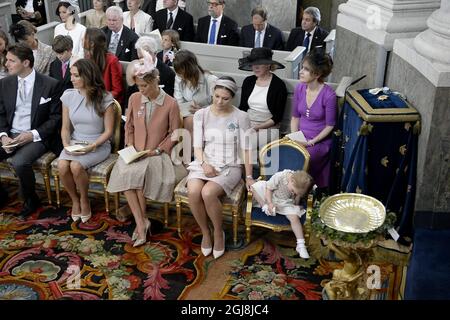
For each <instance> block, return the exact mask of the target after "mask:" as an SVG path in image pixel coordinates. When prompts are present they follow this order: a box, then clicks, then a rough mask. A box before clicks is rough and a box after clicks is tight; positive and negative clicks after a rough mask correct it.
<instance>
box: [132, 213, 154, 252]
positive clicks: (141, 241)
mask: <svg viewBox="0 0 450 320" xmlns="http://www.w3.org/2000/svg"><path fill="white" fill-rule="evenodd" d="M150 226H151V223H150V220H148V219H147V221H146V222H145V232H144V238H143V239H139V238H137V239H136V241H135V242H134V244H133V247H139V246H142V245H143V244H145V243H146V242H147V232H148V233H149V235H152V233H151V230H150ZM136 233H137V232H136ZM138 236H139V235H138Z"/></svg>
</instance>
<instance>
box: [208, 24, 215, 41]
mask: <svg viewBox="0 0 450 320" xmlns="http://www.w3.org/2000/svg"><path fill="white" fill-rule="evenodd" d="M216 23H217V20H216V19H213V21H212V25H211V32H210V33H209V41H208V43H209V44H214V43H215V42H216Z"/></svg>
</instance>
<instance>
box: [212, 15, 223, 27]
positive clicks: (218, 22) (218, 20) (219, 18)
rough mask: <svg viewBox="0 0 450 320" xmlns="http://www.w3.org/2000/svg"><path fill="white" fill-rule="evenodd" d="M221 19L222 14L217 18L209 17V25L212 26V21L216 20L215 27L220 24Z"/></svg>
mask: <svg viewBox="0 0 450 320" xmlns="http://www.w3.org/2000/svg"><path fill="white" fill-rule="evenodd" d="M222 17H223V14H221V15H220V16H218V17H217V18H213V17H211V21H210V24H212V21H213V19H215V20H217V25H220V22H221V21H222Z"/></svg>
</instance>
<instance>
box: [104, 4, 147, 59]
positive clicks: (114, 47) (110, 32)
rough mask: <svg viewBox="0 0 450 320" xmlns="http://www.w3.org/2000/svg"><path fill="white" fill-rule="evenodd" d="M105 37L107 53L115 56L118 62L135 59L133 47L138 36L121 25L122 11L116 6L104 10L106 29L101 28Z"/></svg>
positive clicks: (135, 52) (135, 53)
mask: <svg viewBox="0 0 450 320" xmlns="http://www.w3.org/2000/svg"><path fill="white" fill-rule="evenodd" d="M102 30H103V32H104V33H105V35H106V45H107V46H108V51H109V52H111V53H113V54H115V55H116V57H117V58H119V60H120V61H132V60H134V59H137V51H136V48H135V47H134V45H135V44H136V41H137V39H138V38H139V36H138V35H137V34H136V33H135V32H134V31H131V30H130V29H129V28H128V27H127V26H125V25H123V11H122V9H121V8H120V7H118V6H111V7H109V8H108V9H106V27H103V28H102Z"/></svg>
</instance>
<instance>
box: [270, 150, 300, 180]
mask: <svg viewBox="0 0 450 320" xmlns="http://www.w3.org/2000/svg"><path fill="white" fill-rule="evenodd" d="M272 155H273V156H272ZM279 155H280V156H279ZM272 158H273V159H272ZM261 162H262V163H261V174H262V175H264V178H265V180H269V179H270V177H271V176H272V175H273V174H275V173H277V172H279V171H282V170H285V169H290V170H302V169H303V166H304V164H305V157H304V155H303V153H301V152H300V151H299V150H297V149H295V148H293V147H291V146H289V145H279V146H274V147H272V148H271V149H270V150H268V151H267V153H266V154H265V155H263V157H262V158H261Z"/></svg>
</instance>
